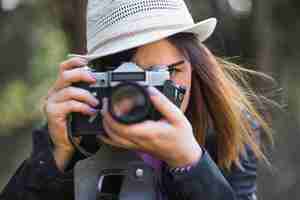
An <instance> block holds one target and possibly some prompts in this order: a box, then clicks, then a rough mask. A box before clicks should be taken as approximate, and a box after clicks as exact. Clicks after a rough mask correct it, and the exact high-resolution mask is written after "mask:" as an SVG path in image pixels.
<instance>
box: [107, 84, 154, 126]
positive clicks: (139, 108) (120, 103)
mask: <svg viewBox="0 0 300 200" xmlns="http://www.w3.org/2000/svg"><path fill="white" fill-rule="evenodd" d="M149 110H150V99H149V96H148V93H147V92H146V90H145V88H144V87H142V86H140V85H138V84H136V83H131V82H126V83H121V84H119V85H117V86H116V87H115V88H113V91H112V94H111V98H110V99H109V111H110V113H111V115H112V116H113V117H114V119H116V120H117V121H119V122H121V123H125V124H131V123H137V122H141V121H143V120H145V118H146V117H147V116H148V114H149Z"/></svg>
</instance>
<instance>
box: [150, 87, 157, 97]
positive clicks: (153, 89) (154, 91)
mask: <svg viewBox="0 0 300 200" xmlns="http://www.w3.org/2000/svg"><path fill="white" fill-rule="evenodd" d="M148 92H149V94H150V95H151V96H156V95H157V94H158V91H157V89H156V88H155V87H153V86H150V87H148Z"/></svg>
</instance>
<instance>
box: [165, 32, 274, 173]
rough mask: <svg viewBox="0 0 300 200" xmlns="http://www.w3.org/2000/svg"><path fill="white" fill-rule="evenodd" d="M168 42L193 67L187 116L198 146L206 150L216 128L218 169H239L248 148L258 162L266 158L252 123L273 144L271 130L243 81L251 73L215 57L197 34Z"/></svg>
mask: <svg viewBox="0 0 300 200" xmlns="http://www.w3.org/2000/svg"><path fill="white" fill-rule="evenodd" d="M168 40H169V41H170V42H171V43H172V44H173V45H175V46H176V47H177V48H178V49H179V50H180V51H181V52H182V53H183V54H184V56H185V58H186V59H187V60H188V61H189V62H190V63H191V66H192V86H191V98H190V102H189V105H188V108H187V111H186V116H187V118H188V119H189V120H190V122H191V124H192V126H193V129H194V134H195V137H196V139H197V141H198V142H199V144H200V145H204V146H205V142H206V134H207V133H208V130H209V128H210V127H213V129H214V130H215V131H216V133H217V134H216V149H217V150H216V151H217V152H216V157H217V158H216V159H217V163H218V165H219V167H221V168H224V169H230V168H231V166H232V164H233V163H234V164H236V165H237V166H239V165H240V160H239V159H240V155H241V154H242V153H244V151H245V146H246V145H249V146H250V147H251V149H252V151H253V152H254V154H255V156H256V157H257V158H258V159H261V158H265V156H264V154H263V151H262V148H261V146H260V145H259V139H257V138H258V135H257V134H256V133H257V132H258V131H257V127H253V123H256V124H259V125H260V130H263V131H261V133H262V134H266V135H267V138H269V139H270V141H271V142H272V136H271V129H270V128H269V126H268V124H267V123H266V121H265V120H264V119H263V117H262V116H261V115H260V114H259V112H258V111H257V109H256V108H255V106H254V102H253V101H251V100H252V98H251V100H250V96H252V97H253V96H254V97H256V96H255V94H254V93H253V92H252V90H251V88H250V87H248V85H247V82H246V81H245V80H244V79H243V73H244V72H251V70H246V69H243V68H241V67H239V66H238V65H235V64H233V63H230V62H227V61H225V60H224V59H221V58H217V57H215V56H214V55H213V54H212V53H211V52H210V51H209V49H208V48H206V47H205V45H204V44H202V43H200V42H199V41H198V39H197V36H196V35H195V34H192V33H180V34H177V35H175V36H172V37H170V38H168ZM252 72H253V73H255V72H254V71H252ZM240 80H241V81H242V82H244V83H245V84H244V85H246V86H247V87H246V88H245V87H242V84H241V83H240ZM249 94H251V95H249ZM254 99H256V100H258V98H254Z"/></svg>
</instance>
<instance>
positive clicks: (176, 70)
mask: <svg viewBox="0 0 300 200" xmlns="http://www.w3.org/2000/svg"><path fill="white" fill-rule="evenodd" d="M180 71H181V70H180V69H177V68H171V69H169V72H170V74H171V75H174V74H176V73H178V72H180Z"/></svg>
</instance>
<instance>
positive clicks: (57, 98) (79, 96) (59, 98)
mask: <svg viewBox="0 0 300 200" xmlns="http://www.w3.org/2000/svg"><path fill="white" fill-rule="evenodd" d="M72 99H73V100H78V101H81V102H84V103H87V104H89V105H91V106H93V107H96V106H97V105H98V104H99V101H98V99H97V98H96V97H94V96H93V95H92V94H91V93H90V92H89V91H87V90H85V89H81V88H76V87H67V88H63V89H62V90H59V91H58V92H57V93H55V94H53V96H52V97H50V99H49V100H50V101H54V102H56V103H60V102H64V101H68V100H72Z"/></svg>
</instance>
